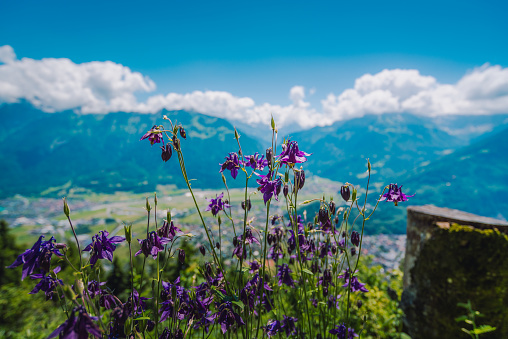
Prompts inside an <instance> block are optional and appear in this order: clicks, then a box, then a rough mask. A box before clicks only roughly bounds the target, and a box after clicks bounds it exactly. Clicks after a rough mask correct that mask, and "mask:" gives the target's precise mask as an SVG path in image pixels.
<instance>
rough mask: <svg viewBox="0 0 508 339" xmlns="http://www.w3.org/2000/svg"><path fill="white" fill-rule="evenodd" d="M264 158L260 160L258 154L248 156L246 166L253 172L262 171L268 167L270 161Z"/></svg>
mask: <svg viewBox="0 0 508 339" xmlns="http://www.w3.org/2000/svg"><path fill="white" fill-rule="evenodd" d="M264 158H265V156H264V155H262V156H261V158H260V157H259V154H258V152H256V153H254V155H247V156H245V159H246V161H245V166H247V167H251V168H252V169H253V170H260V171H262V170H264V169H265V167H266V166H268V160H266V159H264Z"/></svg>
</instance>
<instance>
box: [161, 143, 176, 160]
mask: <svg viewBox="0 0 508 339" xmlns="http://www.w3.org/2000/svg"><path fill="white" fill-rule="evenodd" d="M161 149H162V154H161V158H162V161H164V162H166V161H168V160H169V159H171V156H172V155H173V149H172V148H171V146H170V145H169V144H166V147H162V146H161Z"/></svg>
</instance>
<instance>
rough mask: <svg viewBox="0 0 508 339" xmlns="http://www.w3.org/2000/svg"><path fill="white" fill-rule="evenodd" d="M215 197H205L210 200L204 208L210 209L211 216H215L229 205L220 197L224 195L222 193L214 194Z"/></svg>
mask: <svg viewBox="0 0 508 339" xmlns="http://www.w3.org/2000/svg"><path fill="white" fill-rule="evenodd" d="M215 197H216V198H215V199H214V198H212V199H207V200H208V201H209V202H210V205H208V207H207V208H206V210H205V211H212V214H213V216H214V217H215V216H216V215H217V214H218V213H219V212H220V211H223V210H224V209H225V208H228V207H231V205H229V204H226V203H225V202H224V201H223V200H222V198H223V197H224V193H221V194H220V195H215Z"/></svg>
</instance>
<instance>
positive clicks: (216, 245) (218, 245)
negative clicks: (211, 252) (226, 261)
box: [215, 242, 220, 250]
mask: <svg viewBox="0 0 508 339" xmlns="http://www.w3.org/2000/svg"><path fill="white" fill-rule="evenodd" d="M215 247H216V248H217V249H218V250H219V249H220V244H219V242H216V243H215Z"/></svg>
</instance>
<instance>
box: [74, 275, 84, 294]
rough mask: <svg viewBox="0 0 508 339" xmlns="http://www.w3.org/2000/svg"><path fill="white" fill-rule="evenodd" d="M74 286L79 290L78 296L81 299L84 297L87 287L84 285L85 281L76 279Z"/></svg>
mask: <svg viewBox="0 0 508 339" xmlns="http://www.w3.org/2000/svg"><path fill="white" fill-rule="evenodd" d="M74 286H76V289H77V290H78V295H79V296H80V297H82V296H83V291H84V290H85V285H84V284H83V280H81V279H76V280H75V282H74Z"/></svg>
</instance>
